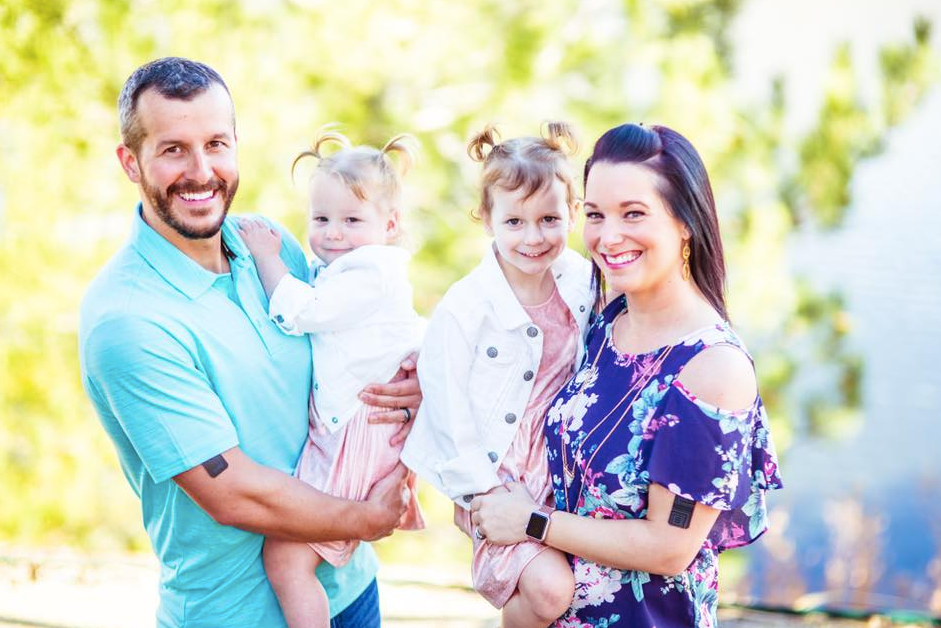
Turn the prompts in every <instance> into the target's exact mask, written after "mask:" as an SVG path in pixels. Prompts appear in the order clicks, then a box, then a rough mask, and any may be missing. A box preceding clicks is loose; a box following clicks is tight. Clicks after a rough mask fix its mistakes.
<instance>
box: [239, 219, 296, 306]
mask: <svg viewBox="0 0 941 628" xmlns="http://www.w3.org/2000/svg"><path fill="white" fill-rule="evenodd" d="M239 231H240V232H241V236H242V241H243V242H244V243H245V246H247V247H248V250H249V252H251V254H252V257H253V258H254V259H255V268H257V269H258V278H259V279H261V285H262V286H263V287H264V289H265V294H267V295H268V298H269V299H270V298H271V295H272V294H273V293H274V289H275V288H276V287H277V286H278V283H279V282H280V281H281V280H282V279H283V278H284V276H285V275H288V274H290V273H289V272H288V267H287V266H285V264H284V261H282V259H281V234H280V233H278V231H277V230H276V229H274V228H272V227H269V226H268V224H267V223H265V222H264V221H262V220H260V219H242V220H239Z"/></svg>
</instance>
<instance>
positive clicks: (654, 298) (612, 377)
mask: <svg viewBox="0 0 941 628" xmlns="http://www.w3.org/2000/svg"><path fill="white" fill-rule="evenodd" d="M584 205H585V216H586V224H585V232H584V238H585V245H586V247H587V248H588V251H589V253H590V254H591V258H592V262H593V264H594V271H595V278H596V281H597V284H598V286H599V291H598V294H599V301H602V295H604V294H605V293H606V298H605V299H604V300H603V302H601V303H600V304H599V309H600V310H601V311H600V314H599V315H598V317H597V319H596V320H595V322H594V324H593V325H592V327H591V330H590V331H589V337H588V351H587V354H586V359H585V362H584V364H583V365H582V368H581V369H580V370H579V371H578V372H577V373H576V374H575V376H574V377H573V378H572V380H571V381H570V382H569V383H568V385H567V386H566V387H565V388H564V389H563V390H562V392H560V393H559V395H558V396H557V397H556V399H555V400H554V402H553V404H552V405H551V406H550V410H549V412H548V414H547V416H546V425H545V435H546V441H547V450H548V455H549V467H550V471H551V472H552V480H553V488H554V496H555V508H556V509H557V510H555V511H551V509H549V508H546V507H545V506H542V505H541V504H535V503H533V502H532V500H531V499H529V498H528V497H527V496H526V493H525V492H524V491H522V490H521V488H520V487H518V486H516V485H509V486H508V490H495V491H491V493H490V494H488V495H484V496H480V497H477V498H476V499H475V500H474V502H473V503H472V507H471V508H472V511H473V515H472V522H473V523H474V524H475V525H477V526H478V530H477V532H478V533H479V534H481V535H483V536H485V537H486V538H488V539H489V540H490V541H491V542H493V543H516V542H519V541H521V540H523V539H525V538H526V537H527V534H528V535H529V536H530V537H536V538H538V537H542V541H543V542H544V543H546V544H547V545H550V546H552V547H555V548H558V549H560V550H562V551H564V552H567V553H568V554H569V555H570V556H571V561H572V567H573V569H574V572H575V580H576V592H575V599H574V600H573V602H572V606H571V608H570V609H569V610H568V612H567V613H566V614H565V615H563V616H562V617H561V618H560V619H559V620H558V621H557V622H556V624H555V625H556V626H558V627H573V626H578V627H583V626H606V627H610V626H631V627H640V626H645V627H651V628H653V627H654V626H656V628H669V627H672V626H697V627H702V626H714V625H715V624H716V606H717V590H718V574H717V565H718V560H717V555H718V553H719V552H721V551H723V550H725V549H728V548H730V547H738V546H741V545H746V544H748V543H751V542H752V541H754V540H755V539H756V538H758V536H760V535H761V534H762V533H763V532H764V531H765V529H766V527H767V524H766V509H765V491H766V490H767V489H772V488H780V487H781V486H782V484H781V478H780V476H779V474H778V469H777V460H776V458H775V454H774V448H773V446H772V444H771V440H770V434H769V433H768V427H767V420H766V417H765V413H764V408H763V406H762V403H761V398H760V397H759V395H758V390H757V385H756V379H755V373H754V368H753V365H752V362H751V358H750V357H749V355H748V353H747V352H746V349H745V346H744V345H743V344H742V342H741V340H740V339H739V338H738V336H737V335H736V334H735V332H733V331H732V329H731V328H730V327H729V324H728V322H727V321H726V309H725V300H724V297H723V285H724V281H725V267H724V262H723V257H722V242H721V239H720V236H719V228H718V223H717V220H716V212H715V204H714V201H713V197H712V189H711V187H710V185H709V179H708V176H707V175H706V171H705V167H704V166H703V164H702V161H701V159H700V158H699V155H698V154H697V152H696V150H695V149H694V148H693V146H692V145H691V144H690V143H689V141H688V140H686V138H684V137H683V136H681V135H680V134H678V133H676V132H675V131H673V130H671V129H668V128H666V127H661V126H655V127H650V128H645V127H642V126H638V125H633V124H625V125H622V126H619V127H616V128H614V129H611V130H610V131H608V132H607V133H605V134H604V135H603V136H602V137H601V138H600V139H599V140H598V142H597V143H596V144H595V147H594V151H593V153H592V155H591V157H590V158H589V159H588V162H587V163H586V164H585V203H584ZM540 507H541V508H540ZM550 511H551V512H550Z"/></svg>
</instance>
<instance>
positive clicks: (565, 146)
mask: <svg viewBox="0 0 941 628" xmlns="http://www.w3.org/2000/svg"><path fill="white" fill-rule="evenodd" d="M540 130H541V134H542V139H543V140H545V142H546V145H547V146H548V147H549V148H551V149H552V150H557V151H559V152H560V153H562V154H564V155H566V156H568V157H573V156H574V155H575V154H576V153H577V152H578V138H577V137H576V136H575V129H574V128H573V127H572V125H570V124H569V123H568V122H562V121H561V120H547V121H545V122H543V123H542V128H541V129H540Z"/></svg>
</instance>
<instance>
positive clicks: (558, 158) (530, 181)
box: [467, 121, 578, 219]
mask: <svg viewBox="0 0 941 628" xmlns="http://www.w3.org/2000/svg"><path fill="white" fill-rule="evenodd" d="M540 135H541V137H517V138H513V139H511V140H506V141H505V142H501V141H500V134H499V133H498V132H497V130H496V128H495V127H494V126H493V125H492V124H488V125H487V126H486V127H484V130H483V131H481V132H480V133H478V134H477V135H475V136H474V137H473V138H472V139H471V141H470V142H469V143H468V145H467V154H468V155H469V156H470V158H471V159H473V160H474V161H477V162H482V163H483V165H484V166H483V172H482V173H481V177H480V187H481V194H480V206H479V207H478V208H477V209H476V210H474V212H473V213H472V215H473V216H474V218H477V219H484V218H487V217H488V216H489V215H490V211H491V209H492V208H493V195H492V193H491V189H492V188H493V187H494V186H499V187H501V188H503V189H504V190H508V191H514V190H520V189H522V190H523V191H524V196H523V198H524V199H527V198H529V197H531V196H532V195H533V194H535V193H536V192H538V191H540V190H543V189H545V188H547V187H549V186H550V185H552V181H554V180H556V179H558V180H559V181H561V182H562V184H563V185H564V186H565V196H566V198H565V200H566V204H567V205H568V206H569V208H570V209H574V208H575V204H576V199H577V194H576V192H575V178H574V176H573V174H572V166H571V163H569V158H570V157H572V156H573V155H575V153H576V152H578V140H576V138H575V132H574V130H573V129H572V127H571V125H569V124H567V123H565V122H558V121H551V122H545V123H544V124H543V125H542V129H541V133H540Z"/></svg>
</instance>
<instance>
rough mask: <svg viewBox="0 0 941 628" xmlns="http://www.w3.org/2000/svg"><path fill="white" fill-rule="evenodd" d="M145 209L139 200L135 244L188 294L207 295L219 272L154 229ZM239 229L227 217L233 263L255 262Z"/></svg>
mask: <svg viewBox="0 0 941 628" xmlns="http://www.w3.org/2000/svg"><path fill="white" fill-rule="evenodd" d="M142 211H143V206H142V204H141V203H138V204H137V208H136V209H135V211H134V223H133V226H132V228H131V242H130V243H131V246H132V247H133V248H134V249H135V250H136V251H137V252H138V254H140V256H141V257H142V258H144V261H146V262H147V264H149V265H150V267H151V268H153V269H154V270H155V271H157V273H159V274H160V276H161V277H163V278H164V280H166V282H167V283H169V284H170V285H171V286H173V287H174V288H176V289H177V290H179V291H180V292H182V293H183V294H185V295H186V296H187V297H189V298H190V299H195V298H197V297H198V296H200V295H201V294H203V293H204V292H205V291H206V290H208V289H209V288H210V287H211V286H212V284H213V282H215V281H216V279H217V278H218V277H219V275H217V274H216V273H213V272H210V271H208V270H206V269H205V268H203V267H202V266H200V265H199V264H197V263H196V262H194V261H193V260H192V259H191V258H190V257H189V256H187V255H186V254H185V253H183V251H181V250H180V249H178V248H176V247H175V246H174V245H173V244H171V243H170V241H169V240H167V239H166V238H164V237H163V236H162V235H160V234H159V233H157V232H156V231H154V230H153V229H152V228H151V227H150V225H148V224H147V223H146V222H144V219H143V218H142V216H141V212H142ZM237 231H238V228H237V226H236V224H235V219H234V218H226V219H225V221H224V222H223V223H222V241H223V242H224V243H225V245H226V247H228V249H229V251H230V252H231V253H232V255H233V256H234V257H233V258H230V259H229V264H230V266H233V267H235V266H238V267H242V266H246V265H249V264H251V263H252V262H251V258H250V256H249V254H248V248H247V247H246V246H245V244H244V243H243V242H242V239H241V238H240V237H239V236H238V233H237ZM233 270H234V269H233ZM233 274H234V273H233Z"/></svg>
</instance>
